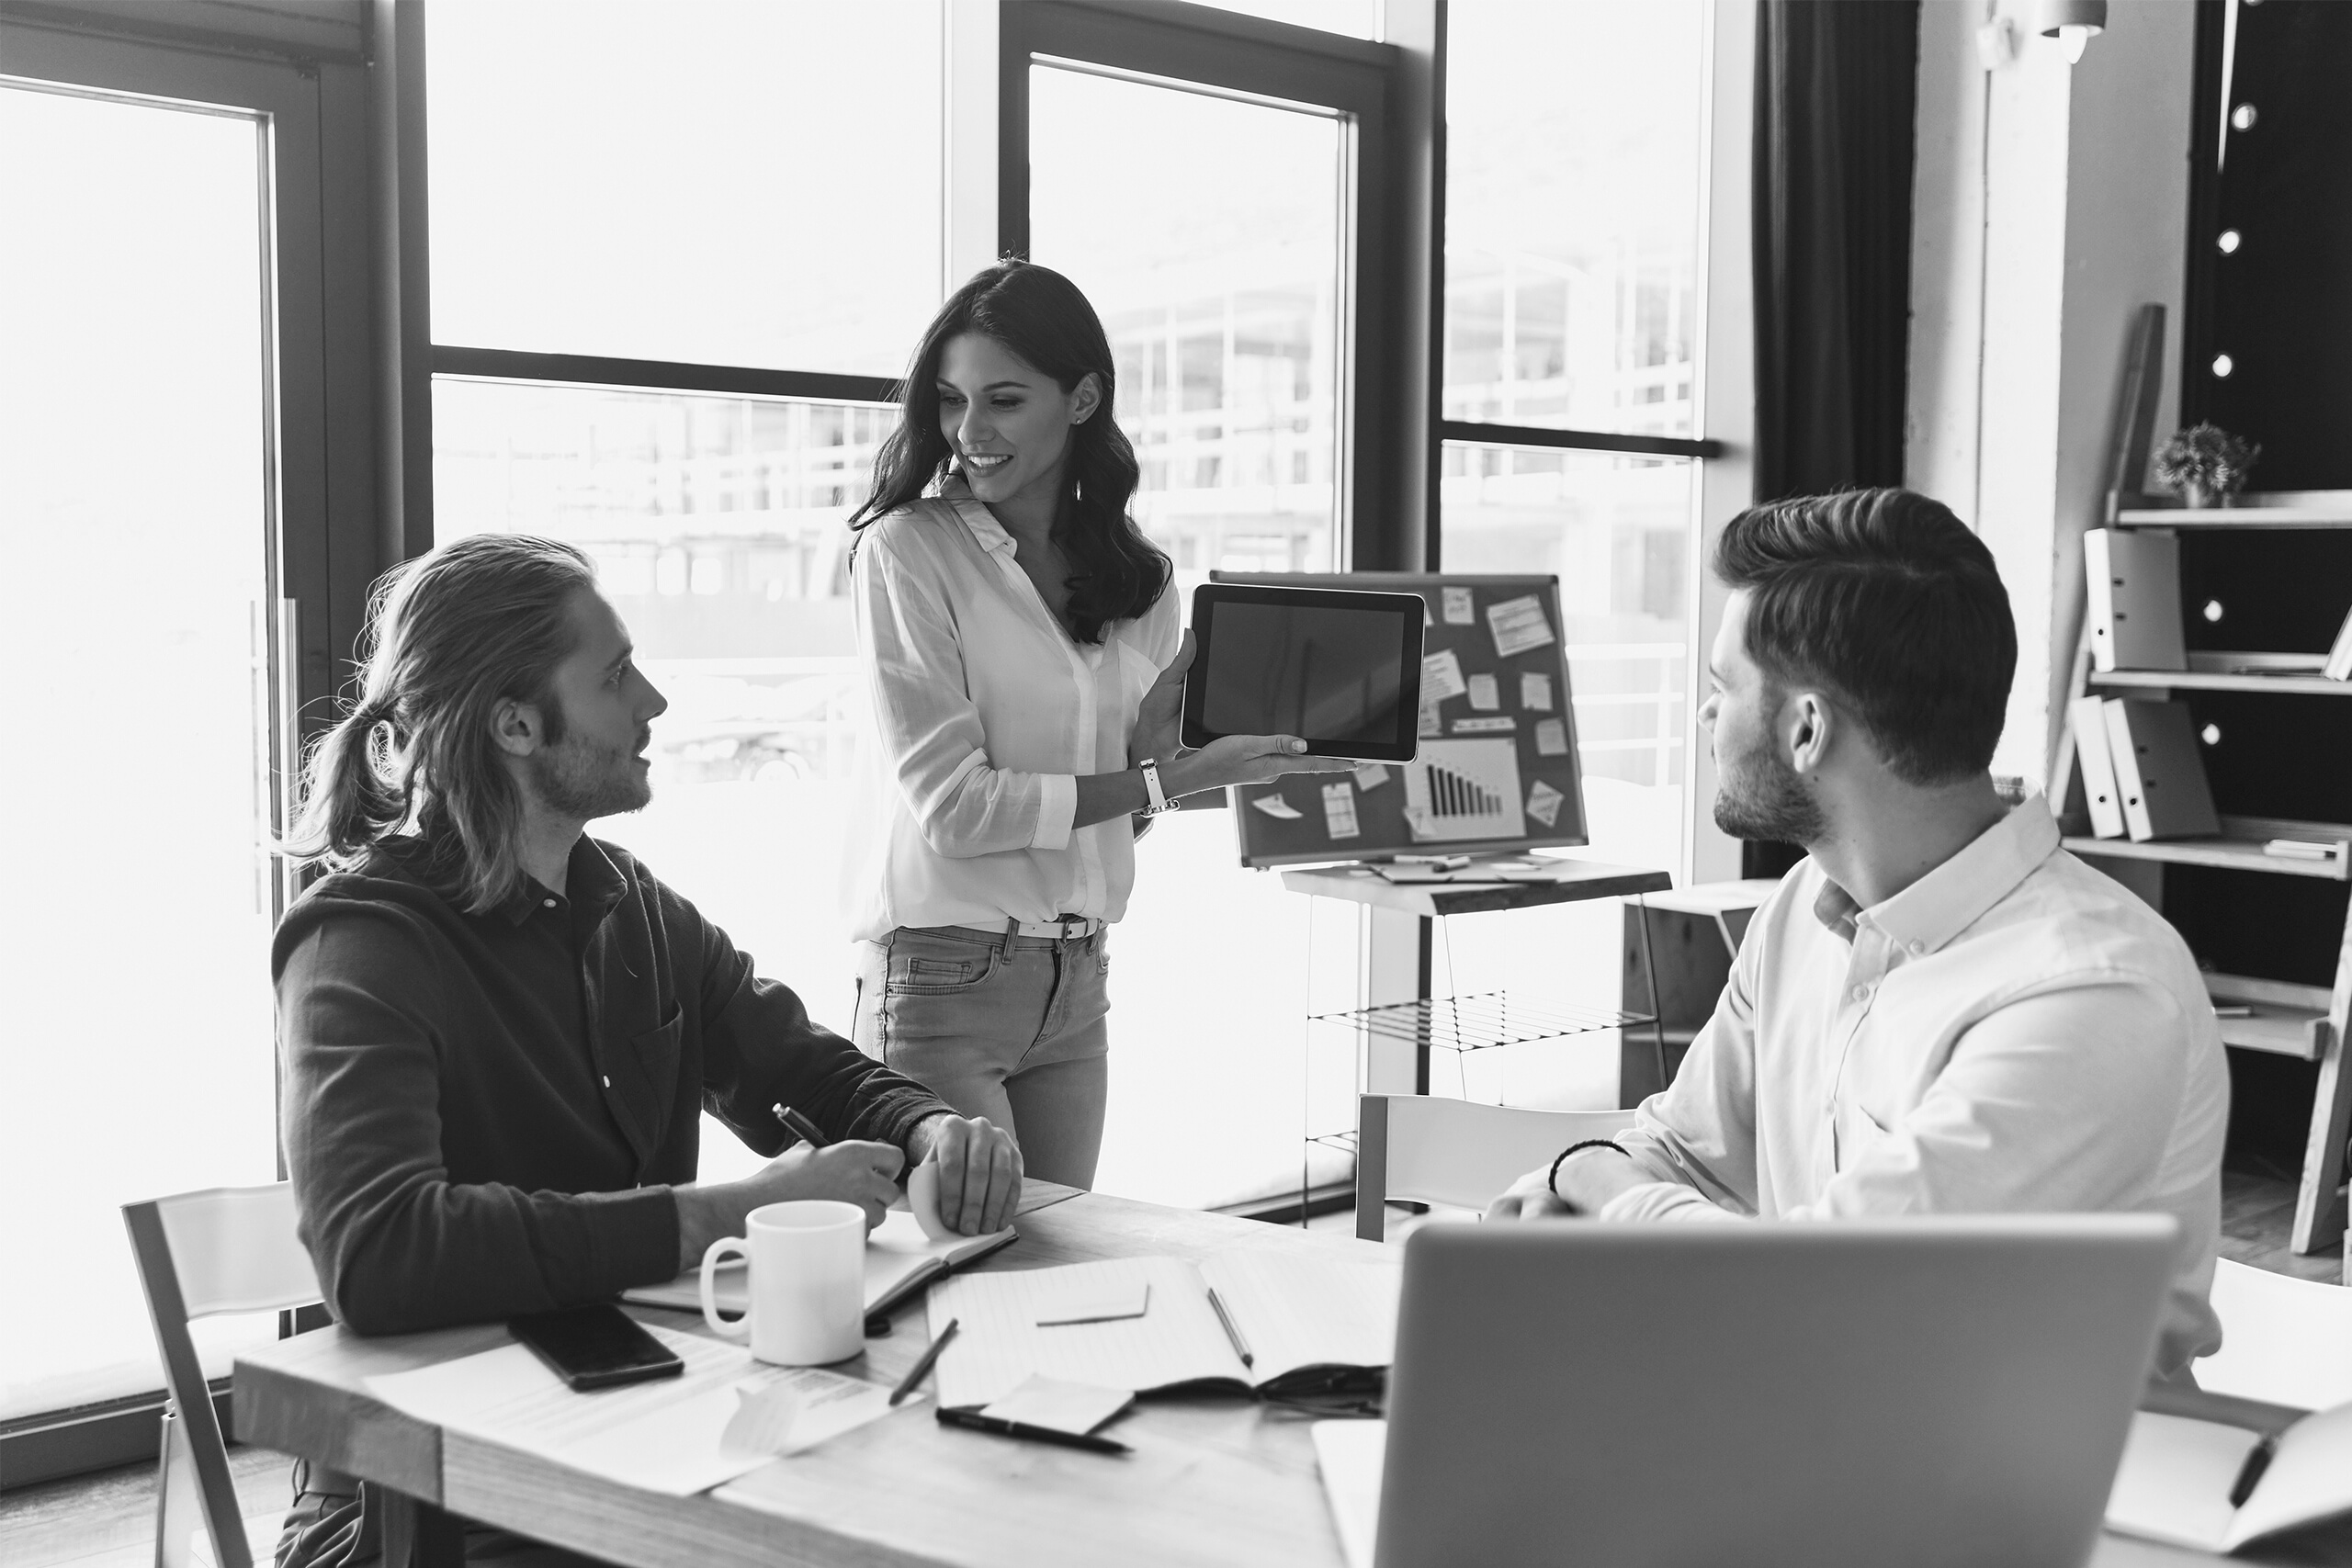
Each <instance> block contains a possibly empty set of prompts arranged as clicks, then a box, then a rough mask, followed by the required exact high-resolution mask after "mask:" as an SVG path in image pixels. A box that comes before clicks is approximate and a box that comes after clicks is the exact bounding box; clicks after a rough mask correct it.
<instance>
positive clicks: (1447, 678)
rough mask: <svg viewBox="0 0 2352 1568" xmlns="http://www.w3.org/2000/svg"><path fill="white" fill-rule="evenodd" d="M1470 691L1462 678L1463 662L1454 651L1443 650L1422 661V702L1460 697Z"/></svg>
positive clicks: (1467, 683)
mask: <svg viewBox="0 0 2352 1568" xmlns="http://www.w3.org/2000/svg"><path fill="white" fill-rule="evenodd" d="M1469 689H1470V686H1469V682H1466V681H1464V680H1463V678H1462V660H1461V657H1460V656H1459V655H1458V654H1456V653H1455V652H1454V651H1453V649H1450V648H1448V649H1440V650H1439V651H1438V652H1435V653H1432V654H1430V655H1428V656H1426V657H1425V658H1423V659H1422V660H1421V701H1422V702H1424V703H1430V702H1436V701H1442V700H1443V699H1444V698H1447V697H1458V696H1460V695H1461V694H1463V693H1464V692H1466V691H1468V690H1469Z"/></svg>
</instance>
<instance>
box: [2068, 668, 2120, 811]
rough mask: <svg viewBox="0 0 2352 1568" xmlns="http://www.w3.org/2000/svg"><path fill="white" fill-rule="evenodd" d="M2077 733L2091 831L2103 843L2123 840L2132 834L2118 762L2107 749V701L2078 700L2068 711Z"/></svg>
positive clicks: (2077, 765)
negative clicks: (2118, 780)
mask: <svg viewBox="0 0 2352 1568" xmlns="http://www.w3.org/2000/svg"><path fill="white" fill-rule="evenodd" d="M2066 717H2067V722H2068V724H2069V725H2070V727H2071V728H2073V730H2074V732H2075V772H2076V773H2080V774H2082V777H2083V799H2084V800H2085V801H2086V803H2087V804H2088V806H2089V807H2090V814H2091V831H2092V832H2093V833H2095V834H2097V835H2098V837H2100V838H2102V839H2120V838H2122V837H2123V836H2124V834H2125V833H2126V832H2127V831H2128V830H2129V829H2126V828H2125V826H2124V823H2123V799H2122V797H2121V796H2120V795H2118V794H2117V793H2116V789H2115V760H2114V759H2113V758H2112V757H2110V756H2109V754H2108V749H2107V744H2108V743H2107V699H2106V698H2103V697H2076V698H2075V700H2074V702H2073V703H2071V704H2069V705H2068V706H2067V709H2066Z"/></svg>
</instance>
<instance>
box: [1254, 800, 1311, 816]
mask: <svg viewBox="0 0 2352 1568" xmlns="http://www.w3.org/2000/svg"><path fill="white" fill-rule="evenodd" d="M1250 805H1252V806H1254V807H1257V808H1258V809H1259V810H1261V811H1262V812H1264V813H1265V814H1266V815H1267V816H1269V817H1271V818H1273V819H1274V820H1275V821H1277V822H1295V821H1297V820H1298V819H1299V818H1302V817H1304V816H1306V812H1304V811H1301V810H1300V809H1299V808H1298V807H1295V806H1293V805H1292V804H1291V803H1290V802H1289V801H1287V800H1284V799H1283V797H1282V796H1281V795H1260V796H1259V797H1258V798H1257V799H1255V800H1253V801H1251V802H1250Z"/></svg>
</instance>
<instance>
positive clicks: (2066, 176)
mask: <svg viewBox="0 0 2352 1568" xmlns="http://www.w3.org/2000/svg"><path fill="white" fill-rule="evenodd" d="M1988 19H1989V21H1990V22H1991V23H1992V25H1993V26H1994V27H1995V28H1999V27H2000V26H2001V25H2002V24H2004V23H2007V25H2008V26H2009V28H2013V29H2014V35H2013V41H2012V40H2011V39H2004V38H2002V37H2001V36H2000V35H1999V34H1998V33H1996V34H1995V36H1994V37H1993V38H1992V39H1989V40H1987V39H1985V38H1983V37H1982V36H1981V35H1982V32H1983V29H1984V28H1985V26H1986V24H1987V21H1988ZM2029 20H2030V4H2029V0H1994V3H1993V4H1992V5H1990V6H1985V5H1980V4H1978V3H1977V0H1928V4H1927V5H1926V6H1924V8H1923V15H1922V20H1921V27H1920V45H1919V108H1918V115H1919V121H1918V147H1919V152H1918V165H1917V176H1916V181H1915V186H1914V202H1913V210H1914V220H1913V238H1912V322H1911V365H1910V385H1909V402H1910V417H1909V431H1908V437H1907V450H1906V453H1905V474H1906V481H1907V482H1908V483H1909V484H1910V485H1911V486H1912V487H1913V488H1914V489H1917V490H1921V491H1926V492H1927V493H1928V494H1930V495H1934V496H1936V497H1937V498H1938V499H1939V500H1941V501H1943V502H1946V503H1947V504H1949V505H1951V508H1952V509H1953V510H1954V511H1955V512H1957V513H1959V514H1960V515H1961V517H1962V520H1963V521H1966V522H1968V523H1969V524H1970V525H1972V526H1973V527H1974V528H1975V529H1976V530H1977V532H1978V533H1979V535H1981V536H1983V537H1984V539H1985V543H1986V544H1987V545H1989V546H1990V547H1992V550H1993V555H1994V558H1995V559H1996V560H1997V561H1998V562H1999V563H2000V569H2001V578H2002V581H2004V582H2005V583H2006V584H2007V587H2008V591H2009V603H2010V605H2011V608H2012V609H2013V610H2014V612H2015V613H2016V616H2017V625H2018V671H2017V680H2016V682H2015V684H2014V685H2013V687H2012V688H2011V692H2010V698H2009V712H2008V724H2007V729H2006V730H2005V731H2004V733H2003V735H2002V738H2001V744H2000V748H1999V750H1998V751H1997V752H1996V754H1995V757H1994V762H1993V766H1994V770H1995V771H1996V772H1997V773H2018V774H2021V775H2023V776H2024V777H2025V778H2027V779H2028V780H2030V782H2031V783H2033V784H2035V785H2036V786H2037V787H2038V786H2039V785H2040V784H2041V783H2042V782H2043V780H2044V778H2045V776H2046V774H2047V772H2048V767H2049V758H2050V751H2051V744H2052V740H2053V739H2055V738H2056V735H2057V727H2058V726H2059V725H2060V724H2062V723H2063V722H2064V716H2065V700H2064V699H2065V690H2064V686H2065V682H2066V680H2067V677H2068V674H2069V669H2070V665H2071V663H2072V660H2073V657H2074V650H2075V639H2076V637H2078V636H2079V635H2080V631H2081V626H2082V598H2083V591H2082V583H2083V557H2082V536H2083V533H2084V532H2085V530H2086V529H2088V528H2091V527H2094V526H2096V525H2098V520H2099V518H2100V516H2101V508H2102V505H2103V500H2104V497H2103V492H2102V490H2101V486H2102V484H2103V482H2104V475H2105V465H2106V462H2107V446H2108V441H2109V431H2110V429H2111V427H2112V424H2113V420H2114V405H2115V398H2116V389H2117V381H2118V378H2119V377H2120V368H2121V364H2122V355H2123V343H2124V333H2125V331H2126V329H2127V327H2128V326H2129V324H2130V322H2131V318H2132V316H2133V315H2134V313H2135V312H2136V311H2137V310H2138V309H2139V307H2140V306H2141V305H2143V304H2145V303H2149V302H2154V303H2158V304H2162V305H2163V306H2165V311H2166V316H2167V325H2168V331H2169V332H2170V333H2171V336H2170V338H2169V340H2168V341H2167V343H2166V344H2165V367H2166V375H2165V390H2164V396H2163V401H2162V403H2161V405H2160V406H2159V408H2158V411H2157V416H2156V417H2157V428H2158V434H2159V435H2161V434H2163V433H2164V432H2166V431H2168V430H2169V429H2170V428H2171V426H2172V424H2173V423H2175V420H2176V417H2177V410H2178V406H2179V401H2178V378H2177V375H2175V374H2174V373H2173V370H2174V367H2176V366H2177V363H2178V357H2177V345H2178V341H2179V339H2178V333H2179V324H2180V302H2181V289H2182V268H2183V257H2184V254H2185V249H2184V247H2185V245H2186V233H2187V225H2188V152H2189V130H2190V128H2189V105H2190V90H2191V79H2192V74H2193V62H2194V35H2195V16H2194V8H2193V7H2192V6H2190V5H2188V4H2187V3H2185V0H2115V3H2114V4H2113V5H2111V6H2110V7H2109V21H2108V27H2107V30H2106V31H2105V32H2103V33H2101V34H2100V35H2098V37H2096V38H2094V39H2091V40H2090V43H2089V47H2088V49H2087V50H2086V52H2085V54H2084V56H2083V60H2082V62H2081V63H2080V64H2078V65H2075V66H2071V67H2070V66H2068V65H2067V64H2066V62H2065V59H2064V56H2063V55H2062V54H2060V52H2059V51H2058V46H2057V44H2056V43H2055V42H2054V41H2053V40H2050V39H2041V38H2038V37H2035V36H2033V35H2032V33H2031V32H2030V27H2029ZM1988 60H1989V61H1990V63H1989V65H1988V63H1987V62H1988Z"/></svg>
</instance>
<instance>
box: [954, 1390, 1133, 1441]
mask: <svg viewBox="0 0 2352 1568" xmlns="http://www.w3.org/2000/svg"><path fill="white" fill-rule="evenodd" d="M1135 1402H1136V1396H1135V1395H1134V1394H1132V1393H1128V1392H1127V1391H1126V1390H1125V1389H1123V1388H1096V1387H1095V1386H1094V1385H1093V1384H1091V1383H1082V1382H1063V1381H1062V1380H1061V1379H1060V1378H1049V1377H1045V1376H1042V1375H1040V1376H1035V1377H1032V1378H1030V1379H1029V1380H1028V1381H1027V1382H1023V1384H1022V1385H1021V1386H1020V1387H1019V1388H1016V1389H1014V1390H1013V1391H1012V1393H1008V1394H1006V1395H1005V1396H1004V1397H1003V1398H1002V1399H1000V1400H998V1401H997V1402H996V1403H995V1404H991V1405H989V1407H988V1408H987V1409H985V1410H983V1411H981V1412H980V1414H981V1415H983V1416H995V1417H996V1418H997V1419H998V1420H1000V1421H1018V1422H1020V1423H1021V1424H1022V1425H1023V1426H1024V1427H1048V1428H1050V1429H1051V1430H1053V1431H1057V1432H1069V1433H1072V1434H1074V1435H1076V1436H1078V1437H1081V1438H1082V1437H1084V1436H1085V1435H1086V1434H1087V1433H1089V1432H1091V1431H1092V1430H1094V1428H1095V1427H1100V1426H1101V1425H1103V1422H1105V1421H1108V1420H1109V1419H1110V1418H1111V1417H1112V1416H1116V1415H1117V1414H1118V1413H1119V1412H1120V1411H1122V1410H1125V1408H1126V1407H1127V1406H1128V1405H1130V1404H1134V1403H1135Z"/></svg>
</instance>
